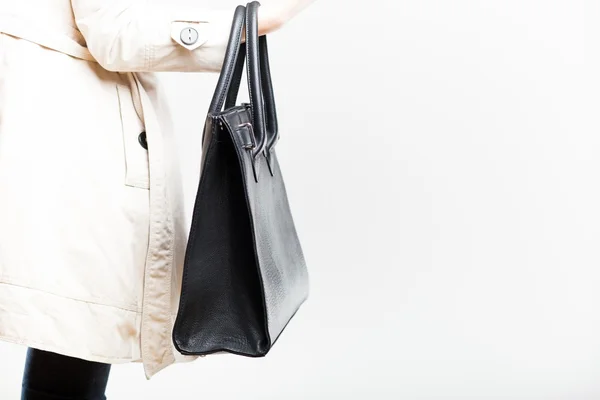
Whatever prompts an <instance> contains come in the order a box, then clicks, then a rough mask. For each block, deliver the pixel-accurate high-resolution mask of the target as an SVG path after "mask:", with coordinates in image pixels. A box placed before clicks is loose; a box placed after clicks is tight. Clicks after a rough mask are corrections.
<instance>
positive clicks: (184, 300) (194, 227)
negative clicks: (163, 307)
mask: <svg viewBox="0 0 600 400" xmlns="http://www.w3.org/2000/svg"><path fill="white" fill-rule="evenodd" d="M212 124H213V126H212V132H211V137H210V143H209V145H208V148H207V149H206V158H205V162H204V165H203V166H202V169H203V170H205V169H208V167H209V166H210V164H211V161H212V158H213V153H214V148H215V143H216V140H214V139H215V137H216V129H217V126H218V123H217V121H216V119H213V121H212ZM204 176H205V175H204V174H203V173H202V174H201V177H200V183H199V188H200V191H199V193H198V201H197V202H196V204H198V203H199V201H200V200H201V199H202V198H203V197H204V180H205V178H204ZM199 215H200V210H199V207H197V206H196V205H194V211H193V214H192V227H191V230H190V235H189V238H188V244H187V246H186V247H187V249H186V252H185V257H184V268H183V276H182V279H181V286H182V290H181V298H180V299H179V307H178V309H179V311H181V312H183V309H184V308H185V306H186V305H187V291H186V290H184V288H185V287H186V283H187V280H188V268H185V265H187V264H188V262H189V259H190V257H191V251H190V250H191V247H192V245H193V243H194V240H195V238H196V231H197V226H198V223H197V222H198V218H199ZM178 314H179V312H178ZM175 326H176V327H177V328H182V329H183V328H184V327H185V326H186V324H185V321H182V320H181V319H180V318H176V320H175ZM173 331H175V328H174V329H173ZM174 342H175V343H176V341H174ZM177 346H178V344H177Z"/></svg>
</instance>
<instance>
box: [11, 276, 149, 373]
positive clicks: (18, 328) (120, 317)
mask: <svg viewBox="0 0 600 400" xmlns="http://www.w3.org/2000/svg"><path fill="white" fill-rule="evenodd" d="M0 305H1V307H0V341H4V342H8V343H13V344H19V345H25V346H28V347H33V348H37V349H40V350H46V351H51V352H54V353H57V354H62V355H66V356H70V357H76V358H80V359H83V360H89V361H96V362H102V363H106V364H122V363H128V362H140V361H141V354H140V324H141V313H140V312H136V311H131V310H124V309H122V308H118V307H113V306H110V305H103V304H96V303H90V302H85V301H81V300H76V299H73V298H69V297H63V296H60V295H56V294H53V293H48V292H45V291H43V290H38V289H36V288H31V287H27V286H20V285H18V284H16V283H15V282H11V283H7V282H2V281H0Z"/></svg>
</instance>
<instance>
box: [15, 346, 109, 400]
mask: <svg viewBox="0 0 600 400" xmlns="http://www.w3.org/2000/svg"><path fill="white" fill-rule="evenodd" d="M109 373H110V364H103V363H99V362H93V361H86V360H82V359H79V358H73V357H68V356H64V355H61V354H56V353H51V352H48V351H43V350H38V349H33V348H31V347H30V348H28V349H27V358H26V360H25V370H24V371H23V383H22V392H21V400H106V396H105V394H104V393H105V390H106V384H107V382H108V375H109Z"/></svg>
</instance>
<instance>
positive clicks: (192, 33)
mask: <svg viewBox="0 0 600 400" xmlns="http://www.w3.org/2000/svg"><path fill="white" fill-rule="evenodd" d="M179 37H180V38H181V41H182V42H183V43H184V44H187V45H188V46H189V45H191V44H194V43H196V42H197V41H198V31H197V30H195V29H194V28H185V29H182V30H181V34H180V35H179Z"/></svg>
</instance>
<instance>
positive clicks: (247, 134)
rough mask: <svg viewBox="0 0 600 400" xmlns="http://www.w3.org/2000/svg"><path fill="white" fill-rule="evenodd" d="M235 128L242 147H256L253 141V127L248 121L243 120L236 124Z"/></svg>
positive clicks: (250, 148) (248, 148)
mask: <svg viewBox="0 0 600 400" xmlns="http://www.w3.org/2000/svg"><path fill="white" fill-rule="evenodd" d="M243 128H246V129H243ZM235 130H236V132H239V133H240V137H241V138H242V141H243V147H244V149H246V150H253V149H254V148H255V147H256V142H255V141H254V128H253V127H252V124H251V123H250V122H244V123H242V124H240V125H238V126H237V127H236V129H235Z"/></svg>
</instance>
